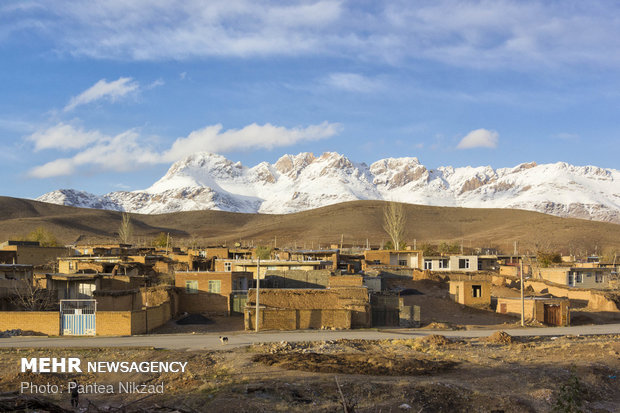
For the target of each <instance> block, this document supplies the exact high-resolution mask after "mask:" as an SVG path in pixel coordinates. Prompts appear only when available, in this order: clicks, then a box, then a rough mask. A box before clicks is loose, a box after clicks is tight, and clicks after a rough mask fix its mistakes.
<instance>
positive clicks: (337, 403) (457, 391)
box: [0, 333, 620, 413]
mask: <svg viewBox="0 0 620 413" xmlns="http://www.w3.org/2000/svg"><path fill="white" fill-rule="evenodd" d="M46 356H47V357H80V358H81V359H82V360H83V362H84V363H85V362H87V361H98V360H117V361H121V360H126V361H151V360H158V361H187V362H188V365H187V371H186V372H185V373H152V374H147V373H126V374H122V373H83V374H80V375H79V376H71V375H69V374H48V375H44V374H32V373H21V372H19V363H20V358H21V357H46ZM0 372H1V373H2V374H1V375H0V411H2V409H3V406H4V408H5V409H6V407H7V406H12V407H15V408H18V407H16V406H17V405H16V403H20V402H21V403H22V405H21V406H24V404H23V403H25V401H27V400H30V402H33V400H34V401H39V402H45V403H52V404H53V405H54V406H55V407H54V408H56V411H63V410H58V409H70V405H69V395H68V394H58V395H51V396H47V395H41V394H32V395H31V394H25V395H15V394H13V393H7V392H15V391H18V390H19V387H20V383H21V382H24V381H25V382H33V383H38V384H45V383H52V384H54V383H56V384H59V385H61V384H62V383H65V382H67V381H68V380H71V379H74V378H75V379H77V380H78V381H79V382H80V383H82V384H86V383H93V382H97V383H102V384H105V383H116V382H118V381H135V382H137V383H148V384H157V383H160V382H163V383H164V385H165V393H164V394H163V395H162V394H155V395H151V396H149V395H143V394H130V395H126V394H122V395H120V394H82V395H81V396H80V406H81V408H82V409H83V410H81V411H90V412H95V411H121V410H119V407H122V408H123V409H124V410H125V411H130V412H133V411H162V412H163V411H167V412H172V411H177V412H204V411H214V412H272V411H285V412H296V411H300V412H308V411H313V412H315V411H316V412H342V411H344V410H343V405H347V406H348V408H349V410H348V411H356V412H379V411H381V412H402V411H410V412H420V413H422V412H461V411H463V412H464V411H467V412H546V411H551V410H552V409H553V408H554V406H561V405H562V404H564V407H566V403H568V402H569V401H570V400H575V401H576V402H575V406H580V408H581V409H582V411H587V412H617V411H620V382H618V380H620V379H619V378H618V373H619V372H620V336H569V337H551V338H542V337H532V338H527V339H523V338H515V337H511V336H510V335H508V334H505V333H494V334H493V335H492V336H489V337H484V338H479V339H467V340H456V339H449V338H446V337H444V336H441V335H431V336H426V337H423V338H419V339H415V340H414V339H408V340H386V341H366V340H334V341H320V342H306V343H288V342H280V343H272V344H259V345H254V346H249V347H244V348H237V349H226V347H225V346H222V350H220V351H201V352H187V351H162V350H157V349H152V348H128V349H75V350H63V349H54V350H37V349H31V350H17V349H6V350H0ZM1 392H5V393H1ZM144 397H146V398H144ZM11 403H12V404H11ZM50 405H51V404H50ZM50 405H48V406H50ZM89 406H90V407H89ZM22 411H26V410H25V409H23V410H22ZM39 411H44V410H39ZM48 411H52V410H48ZM69 411H71V410H69ZM560 411H562V410H560Z"/></svg>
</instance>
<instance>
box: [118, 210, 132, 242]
mask: <svg viewBox="0 0 620 413" xmlns="http://www.w3.org/2000/svg"><path fill="white" fill-rule="evenodd" d="M132 235H133V226H132V225H131V217H130V216H129V214H128V213H126V212H123V218H122V220H121V226H120V227H119V228H118V238H119V239H120V241H121V243H123V244H128V243H129V242H130V241H131V236H132Z"/></svg>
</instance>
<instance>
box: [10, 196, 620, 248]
mask: <svg viewBox="0 0 620 413" xmlns="http://www.w3.org/2000/svg"><path fill="white" fill-rule="evenodd" d="M384 205H385V203H384V202H382V201H355V202H346V203H342V204H337V205H331V206H327V207H323V208H318V209H314V210H310V211H304V212H299V213H296V214H288V215H266V214H239V213H231V212H222V211H191V212H178V213H172V214H161V215H140V214H131V219H132V224H133V227H134V239H135V240H137V241H145V240H148V239H151V238H153V237H154V236H155V235H157V234H158V233H159V232H162V231H163V232H169V233H170V235H171V236H172V237H173V243H177V244H178V243H181V242H183V243H185V244H192V243H197V244H203V245H204V244H216V243H225V242H227V243H229V244H230V243H232V242H237V241H240V242H243V243H248V244H249V243H254V245H259V244H264V245H273V244H274V242H276V243H277V246H279V247H282V246H293V245H296V246H297V247H305V248H312V247H313V248H317V247H318V246H319V244H320V245H321V246H323V247H324V246H326V245H328V244H331V243H333V244H339V243H340V239H341V235H344V243H345V245H359V246H361V245H365V244H366V240H367V239H368V240H369V242H370V243H371V244H374V245H378V244H380V243H381V242H383V241H387V240H388V236H387V234H385V231H384V230H383V228H382V217H383V215H382V214H383V207H384ZM404 210H405V213H406V216H407V223H408V224H407V229H406V231H405V240H406V241H407V242H408V243H409V244H411V243H412V242H413V240H414V239H416V240H417V242H418V246H420V245H421V244H422V243H423V242H435V243H438V242H441V241H447V242H451V241H452V242H454V241H458V242H461V240H462V241H463V242H464V246H465V247H469V246H471V247H476V246H497V247H500V248H502V249H504V250H506V251H512V245H513V242H514V241H519V243H520V246H521V248H522V249H526V248H530V249H532V250H533V249H534V248H535V244H539V245H540V244H541V243H544V245H545V246H550V245H551V246H553V247H554V248H562V249H565V250H568V248H569V247H570V248H572V249H573V250H574V249H576V248H577V249H583V250H585V249H589V250H590V251H593V250H594V246H598V248H599V249H602V248H620V239H619V238H618V237H617V236H616V234H617V233H618V230H619V229H620V225H617V224H610V223H603V222H594V221H585V220H579V219H567V218H558V217H553V216H550V215H545V214H540V213H536V212H529V211H521V210H506V209H467V208H448V207H430V206H421V205H409V204H405V205H404ZM0 211H1V212H0V239H8V238H11V237H19V236H23V235H25V234H27V233H29V232H30V231H32V230H33V229H35V228H37V227H38V226H44V227H46V228H48V229H50V230H51V231H52V232H53V233H54V234H55V236H56V237H57V238H58V239H59V241H61V242H63V243H69V242H73V241H75V240H76V239H78V238H80V237H81V238H80V239H81V240H111V239H115V238H117V232H118V229H119V226H120V223H121V213H118V212H113V211H103V210H95V209H83V208H73V207H66V206H60V205H52V204H45V203H41V202H36V201H31V200H25V199H16V198H8V197H0Z"/></svg>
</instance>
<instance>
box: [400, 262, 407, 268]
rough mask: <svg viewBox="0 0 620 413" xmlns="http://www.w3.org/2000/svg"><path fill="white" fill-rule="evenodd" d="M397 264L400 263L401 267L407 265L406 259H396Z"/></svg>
mask: <svg viewBox="0 0 620 413" xmlns="http://www.w3.org/2000/svg"><path fill="white" fill-rule="evenodd" d="M398 265H400V266H402V267H406V266H407V260H398Z"/></svg>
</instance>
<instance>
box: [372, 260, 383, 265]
mask: <svg viewBox="0 0 620 413" xmlns="http://www.w3.org/2000/svg"><path fill="white" fill-rule="evenodd" d="M372 263H373V264H374V265H380V264H381V260H374V261H373V262H372Z"/></svg>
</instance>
